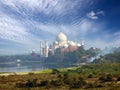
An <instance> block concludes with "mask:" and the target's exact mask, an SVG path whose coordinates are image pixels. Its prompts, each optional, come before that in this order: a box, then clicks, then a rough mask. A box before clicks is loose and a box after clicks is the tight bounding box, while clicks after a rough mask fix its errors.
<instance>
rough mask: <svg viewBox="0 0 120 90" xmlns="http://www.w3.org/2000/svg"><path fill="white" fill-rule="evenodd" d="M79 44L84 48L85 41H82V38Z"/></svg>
mask: <svg viewBox="0 0 120 90" xmlns="http://www.w3.org/2000/svg"><path fill="white" fill-rule="evenodd" d="M81 46H82V47H83V48H84V46H85V42H84V40H82V42H81Z"/></svg>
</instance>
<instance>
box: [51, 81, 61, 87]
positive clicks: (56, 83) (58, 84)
mask: <svg viewBox="0 0 120 90" xmlns="http://www.w3.org/2000/svg"><path fill="white" fill-rule="evenodd" d="M50 84H52V85H53V86H61V85H63V82H62V81H61V80H52V81H51V82H50Z"/></svg>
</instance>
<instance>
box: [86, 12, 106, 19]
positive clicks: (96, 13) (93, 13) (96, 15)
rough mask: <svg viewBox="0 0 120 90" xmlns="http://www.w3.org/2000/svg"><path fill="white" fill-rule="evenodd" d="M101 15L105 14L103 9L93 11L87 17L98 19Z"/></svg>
mask: <svg viewBox="0 0 120 90" xmlns="http://www.w3.org/2000/svg"><path fill="white" fill-rule="evenodd" d="M99 15H104V12H103V11H98V12H95V11H91V12H89V13H88V14H87V17H88V18H90V19H98V18H99Z"/></svg>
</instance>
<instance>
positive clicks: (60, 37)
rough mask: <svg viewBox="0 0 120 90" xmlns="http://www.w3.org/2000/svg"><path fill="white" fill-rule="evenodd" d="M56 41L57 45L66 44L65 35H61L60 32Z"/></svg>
mask: <svg viewBox="0 0 120 90" xmlns="http://www.w3.org/2000/svg"><path fill="white" fill-rule="evenodd" d="M56 40H57V41H58V42H59V43H61V42H62V43H66V42H67V37H66V35H65V34H64V33H63V32H60V33H59V34H58V35H57V38H56Z"/></svg>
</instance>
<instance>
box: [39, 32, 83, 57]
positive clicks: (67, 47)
mask: <svg viewBox="0 0 120 90" xmlns="http://www.w3.org/2000/svg"><path fill="white" fill-rule="evenodd" d="M46 43H47V44H45V48H42V47H41V46H42V42H41V43H40V53H41V56H45V57H48V53H50V54H52V55H54V51H55V50H56V49H57V48H60V50H61V52H73V51H75V50H77V49H78V47H80V46H83V47H84V41H82V43H81V44H80V43H78V42H74V41H68V39H67V36H66V35H65V34H64V33H63V32H59V33H58V35H57V36H56V41H54V42H53V44H52V45H51V46H50V47H49V46H48V42H46ZM43 54H44V55H43Z"/></svg>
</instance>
